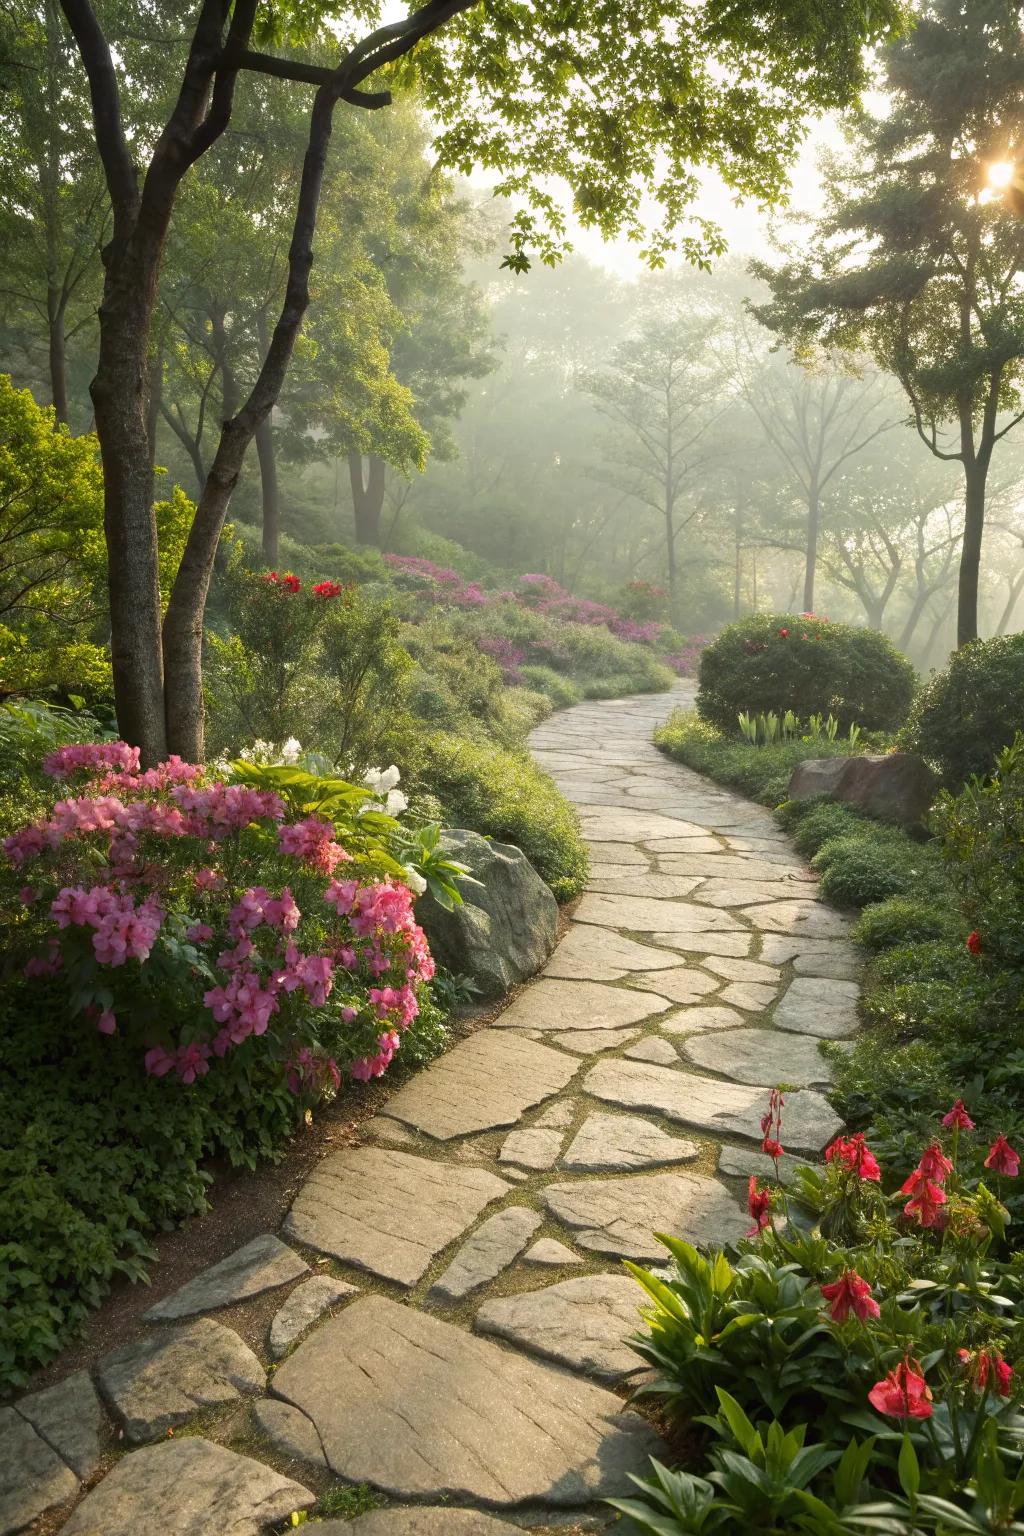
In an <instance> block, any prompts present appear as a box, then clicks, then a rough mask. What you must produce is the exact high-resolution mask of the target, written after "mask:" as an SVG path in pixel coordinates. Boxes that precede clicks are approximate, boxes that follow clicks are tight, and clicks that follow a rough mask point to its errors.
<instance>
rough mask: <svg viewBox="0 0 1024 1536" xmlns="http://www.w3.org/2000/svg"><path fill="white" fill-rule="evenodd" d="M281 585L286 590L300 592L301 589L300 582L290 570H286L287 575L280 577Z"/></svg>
mask: <svg viewBox="0 0 1024 1536" xmlns="http://www.w3.org/2000/svg"><path fill="white" fill-rule="evenodd" d="M281 585H282V587H284V588H285V590H286V591H288V592H301V590H302V582H301V581H300V580H299V578H298V577H297V576H295V575H293V573H292V572H291V571H289V572H288V574H287V576H282V577H281Z"/></svg>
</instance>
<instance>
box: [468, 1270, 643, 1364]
mask: <svg viewBox="0 0 1024 1536" xmlns="http://www.w3.org/2000/svg"><path fill="white" fill-rule="evenodd" d="M643 1300H644V1293H643V1291H641V1289H640V1287H639V1286H638V1285H637V1283H636V1281H635V1280H631V1279H627V1278H626V1276H624V1275H580V1276H579V1277H578V1278H577V1279H573V1280H562V1281H560V1282H559V1284H557V1285H548V1286H545V1287H544V1289H543V1290H539V1291H524V1292H521V1293H520V1294H519V1295H517V1296H502V1297H500V1298H498V1299H497V1300H494V1301H485V1302H484V1304H483V1306H482V1307H481V1308H480V1310H479V1312H478V1313H477V1315H476V1321H475V1323H474V1325H473V1326H474V1327H475V1328H476V1330H477V1331H478V1332H479V1333H492V1334H494V1335H496V1337H498V1338H499V1339H505V1340H507V1342H508V1343H509V1344H517V1345H518V1346H519V1348H520V1349H525V1350H527V1351H528V1353H530V1354H531V1355H540V1356H541V1358H542V1359H545V1360H556V1361H557V1362H558V1363H559V1365H567V1366H569V1367H570V1368H571V1369H573V1370H576V1371H584V1372H585V1373H586V1374H587V1375H588V1376H598V1377H600V1378H601V1379H602V1380H603V1381H618V1379H619V1377H620V1376H625V1375H627V1374H628V1373H629V1372H630V1371H635V1370H637V1369H638V1368H639V1366H640V1364H641V1361H640V1359H639V1356H637V1355H636V1354H634V1352H633V1350H631V1349H630V1347H629V1345H628V1344H625V1343H623V1340H624V1339H625V1338H626V1336H627V1334H630V1333H636V1332H637V1331H638V1330H639V1328H640V1305H641V1303H642V1301H643Z"/></svg>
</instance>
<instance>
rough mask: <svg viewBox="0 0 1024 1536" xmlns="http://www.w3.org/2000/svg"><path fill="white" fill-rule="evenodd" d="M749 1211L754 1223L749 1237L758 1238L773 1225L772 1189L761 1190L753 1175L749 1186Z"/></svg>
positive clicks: (748, 1234)
mask: <svg viewBox="0 0 1024 1536" xmlns="http://www.w3.org/2000/svg"><path fill="white" fill-rule="evenodd" d="M747 1210H748V1211H749V1212H750V1215H751V1219H752V1220H753V1223H754V1225H753V1226H752V1227H751V1229H750V1231H749V1232H748V1233H747V1236H748V1237H756V1236H757V1234H758V1233H759V1232H762V1231H763V1230H764V1228H765V1227H767V1226H769V1225H770V1223H771V1211H772V1192H771V1190H770V1189H759V1188H758V1183H757V1176H756V1174H753V1173H752V1174H751V1175H750V1183H749V1184H748V1185H747Z"/></svg>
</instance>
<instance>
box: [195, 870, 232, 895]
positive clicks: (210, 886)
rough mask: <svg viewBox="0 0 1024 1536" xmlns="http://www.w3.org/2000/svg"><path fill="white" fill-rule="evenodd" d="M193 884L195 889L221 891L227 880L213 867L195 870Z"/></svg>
mask: <svg viewBox="0 0 1024 1536" xmlns="http://www.w3.org/2000/svg"><path fill="white" fill-rule="evenodd" d="M193 884H194V885H195V888H196V890H197V891H222V890H223V889H224V887H225V886H226V885H227V881H226V880H225V878H224V876H223V875H222V874H219V873H218V872H217V870H215V869H200V870H197V871H196V875H195V878H194V881H193Z"/></svg>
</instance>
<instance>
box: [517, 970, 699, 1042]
mask: <svg viewBox="0 0 1024 1536" xmlns="http://www.w3.org/2000/svg"><path fill="white" fill-rule="evenodd" d="M555 953H556V954H557V950H556V952H555ZM645 963H646V961H645ZM668 1006H669V1005H668V1002H667V1000H666V999H665V998H664V997H637V996H636V994H635V993H633V992H626V991H624V990H623V988H622V987H607V986H604V985H602V984H601V983H600V982H596V981H551V980H548V979H546V978H544V977H542V978H541V979H540V981H535V982H534V983H533V985H532V986H530V987H527V988H526V990H525V991H523V992H520V994H519V996H518V997H517V998H515V999H514V1000H513V1001H512V1002H511V1003H510V1004H509V1006H508V1007H507V1008H506V1009H505V1011H504V1013H500V1014H499V1015H498V1017H497V1018H496V1019H495V1020H494V1025H493V1026H492V1027H497V1028H498V1029H557V1030H560V1031H566V1030H571V1029H581V1030H583V1029H585V1030H594V1029H622V1028H624V1027H625V1026H627V1025H630V1024H640V1023H642V1022H643V1020H644V1019H650V1018H653V1017H654V1016H655V1015H656V1014H659V1013H664V1012H665V1010H666V1009H667V1008H668Z"/></svg>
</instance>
